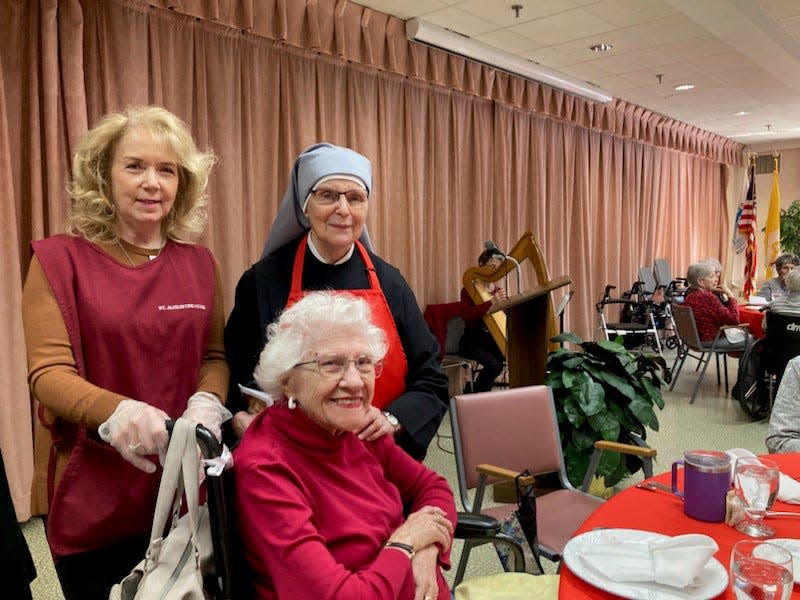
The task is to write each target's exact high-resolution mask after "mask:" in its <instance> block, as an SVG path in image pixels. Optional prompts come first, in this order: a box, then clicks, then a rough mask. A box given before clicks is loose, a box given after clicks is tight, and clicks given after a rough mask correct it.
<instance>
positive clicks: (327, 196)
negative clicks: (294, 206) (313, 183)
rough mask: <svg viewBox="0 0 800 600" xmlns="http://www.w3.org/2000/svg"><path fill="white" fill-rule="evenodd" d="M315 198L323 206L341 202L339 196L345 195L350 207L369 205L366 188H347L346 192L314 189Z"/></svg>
mask: <svg viewBox="0 0 800 600" xmlns="http://www.w3.org/2000/svg"><path fill="white" fill-rule="evenodd" d="M312 194H314V198H316V199H317V202H318V203H319V204H320V205H321V206H332V205H334V204H338V203H339V198H341V197H342V196H344V198H345V200H347V204H348V205H349V206H350V208H363V207H364V206H366V205H367V200H368V198H367V192H366V190H361V189H356V190H347V191H346V192H337V191H336V190H325V189H321V190H314V191H313V192H312Z"/></svg>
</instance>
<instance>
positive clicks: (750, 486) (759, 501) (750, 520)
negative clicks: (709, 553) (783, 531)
mask: <svg viewBox="0 0 800 600" xmlns="http://www.w3.org/2000/svg"><path fill="white" fill-rule="evenodd" d="M779 482H780V471H779V470H778V465H777V464H775V463H774V462H773V461H771V460H767V459H765V458H757V457H755V456H753V457H741V458H738V459H736V466H735V467H734V469H733V487H734V489H735V490H736V495H737V496H738V497H739V499H740V500H741V501H742V506H743V507H744V512H745V515H746V517H745V518H744V519H742V520H741V521H739V523H737V524H736V529H738V530H739V531H741V532H742V533H744V534H746V535H749V536H750V537H756V538H766V537H772V536H774V535H775V530H774V529H772V528H771V527H769V526H767V525H765V524H764V522H763V520H764V515H765V514H766V512H767V510H768V509H769V508H771V507H772V503H773V502H774V501H775V495H776V494H777V493H778V484H779Z"/></svg>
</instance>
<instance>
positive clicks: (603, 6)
mask: <svg viewBox="0 0 800 600" xmlns="http://www.w3.org/2000/svg"><path fill="white" fill-rule="evenodd" d="M584 10H586V12H588V13H591V14H593V15H595V16H596V17H599V18H601V19H603V20H604V21H605V22H607V23H610V24H611V25H614V26H615V27H630V26H632V25H639V24H640V23H646V22H648V21H653V20H655V19H660V18H663V17H667V16H669V15H673V14H675V13H676V11H675V9H674V8H672V6H670V5H669V4H667V3H666V2H664V0H601V1H600V2H596V3H594V4H591V5H589V6H586V7H584Z"/></svg>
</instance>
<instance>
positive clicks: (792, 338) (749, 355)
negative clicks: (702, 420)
mask: <svg viewBox="0 0 800 600" xmlns="http://www.w3.org/2000/svg"><path fill="white" fill-rule="evenodd" d="M765 310H766V318H767V330H766V337H764V338H762V339H760V340H757V341H756V342H755V344H753V345H752V346H750V348H749V349H748V350H747V351H746V352H745V353H744V354H743V355H742V357H741V358H740V359H739V370H738V373H737V377H736V385H735V386H734V387H733V392H732V395H733V397H734V399H736V400H738V402H739V404H740V406H741V407H742V410H743V411H744V412H745V413H746V414H747V415H748V416H749V417H750V418H751V419H753V420H759V419H763V418H766V417H767V416H768V415H769V413H770V411H771V410H772V404H773V402H774V401H775V394H776V393H777V391H778V386H779V385H780V383H781V378H782V377H783V372H784V370H786V363H788V362H789V361H790V360H791V359H792V358H794V357H795V356H800V316H795V315H784V314H776V313H772V312H769V310H767V309H765Z"/></svg>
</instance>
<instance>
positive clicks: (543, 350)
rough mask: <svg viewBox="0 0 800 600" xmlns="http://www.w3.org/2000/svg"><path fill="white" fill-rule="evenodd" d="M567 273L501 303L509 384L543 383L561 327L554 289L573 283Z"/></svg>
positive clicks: (518, 385)
mask: <svg viewBox="0 0 800 600" xmlns="http://www.w3.org/2000/svg"><path fill="white" fill-rule="evenodd" d="M570 283H572V280H571V279H570V278H569V277H567V276H566V275H565V276H562V277H558V278H556V279H552V280H550V281H548V282H547V283H546V284H544V285H540V286H537V287H534V288H531V289H529V290H526V291H525V292H522V293H521V294H519V295H517V296H514V297H512V298H509V300H508V302H507V303H504V304H503V305H502V306H500V307H498V309H497V310H502V311H503V312H505V314H506V360H507V361H508V385H509V387H512V388H514V387H522V386H525V385H540V384H542V383H544V377H545V371H546V369H547V350H548V343H549V341H550V338H551V337H552V336H553V335H555V332H556V331H557V327H556V323H555V322H554V317H553V311H552V308H551V306H552V304H551V302H550V292H552V291H553V290H557V289H558V288H560V287H564V286H565V285H569V284H570Z"/></svg>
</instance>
